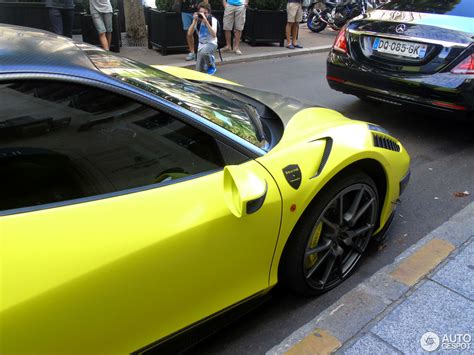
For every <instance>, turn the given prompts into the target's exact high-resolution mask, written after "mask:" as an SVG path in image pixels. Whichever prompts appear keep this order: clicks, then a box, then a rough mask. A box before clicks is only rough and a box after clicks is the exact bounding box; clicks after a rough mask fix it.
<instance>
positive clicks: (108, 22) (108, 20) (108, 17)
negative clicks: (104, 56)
mask: <svg viewBox="0 0 474 355" xmlns="http://www.w3.org/2000/svg"><path fill="white" fill-rule="evenodd" d="M102 18H103V20H104V25H105V31H106V32H105V38H106V39H107V43H108V45H109V49H110V44H111V43H112V32H113V31H114V26H113V21H112V20H113V14H112V13H111V12H109V13H106V14H102Z"/></svg>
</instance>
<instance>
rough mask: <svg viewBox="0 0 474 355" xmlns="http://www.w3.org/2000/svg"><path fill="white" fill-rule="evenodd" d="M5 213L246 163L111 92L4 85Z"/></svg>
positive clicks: (1, 155)
mask: <svg viewBox="0 0 474 355" xmlns="http://www.w3.org/2000/svg"><path fill="white" fill-rule="evenodd" d="M0 102H2V105H0V180H1V185H0V186H1V190H3V191H2V193H1V195H2V198H1V200H0V210H9V209H15V208H22V207H31V206H39V205H44V204H49V203H55V202H61V201H68V200H73V199H78V198H84V197H90V196H96V195H102V194H108V193H115V192H120V191H124V190H130V189H134V188H140V187H145V186H149V185H154V184H159V183H164V182H170V181H173V180H176V179H180V178H184V177H192V176H194V175H197V174H202V173H206V172H212V171H215V170H217V169H221V168H222V167H224V166H225V165H227V164H239V163H241V162H243V161H245V160H246V159H247V158H246V157H245V156H243V155H242V154H240V153H239V152H237V151H236V150H234V149H233V148H231V147H229V146H226V145H225V144H223V143H222V142H219V141H218V140H216V139H214V138H213V137H211V136H209V135H207V134H206V133H204V132H202V131H200V130H198V129H196V128H195V127H192V126H190V125H188V124H186V123H184V122H182V121H180V120H178V119H176V118H175V117H173V116H170V115H169V114H167V113H164V112H160V111H158V110H156V109H153V108H150V107H148V106H146V105H143V104H141V103H138V102H136V101H133V100H130V99H128V98H126V97H123V96H120V95H117V94H114V93H111V92H107V91H104V90H100V89H96V88H92V87H88V86H83V85H76V84H69V83H64V82H52V81H21V82H18V81H15V82H10V83H2V84H0Z"/></svg>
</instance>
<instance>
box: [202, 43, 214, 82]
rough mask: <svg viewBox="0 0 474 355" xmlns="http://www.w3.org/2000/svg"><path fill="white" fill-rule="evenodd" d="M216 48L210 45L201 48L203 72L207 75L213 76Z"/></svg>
mask: <svg viewBox="0 0 474 355" xmlns="http://www.w3.org/2000/svg"><path fill="white" fill-rule="evenodd" d="M216 49H217V46H216V45H215V44H212V43H207V44H205V45H204V46H202V48H201V51H200V52H201V54H202V58H203V60H204V62H205V70H206V71H207V73H208V74H211V75H212V74H214V73H215V72H216V62H215V58H214V52H215V51H216Z"/></svg>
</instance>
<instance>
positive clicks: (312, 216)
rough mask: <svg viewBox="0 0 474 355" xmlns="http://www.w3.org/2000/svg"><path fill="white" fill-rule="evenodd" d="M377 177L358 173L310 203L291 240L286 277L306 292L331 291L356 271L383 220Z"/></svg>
mask: <svg viewBox="0 0 474 355" xmlns="http://www.w3.org/2000/svg"><path fill="white" fill-rule="evenodd" d="M378 206H379V197H378V193H377V189H376V186H375V183H374V182H373V180H372V179H371V178H370V177H369V176H367V175H366V174H363V173H357V174H354V175H351V176H347V177H344V178H342V179H338V180H336V181H334V183H333V184H331V186H329V187H328V188H326V189H325V190H324V191H323V192H322V193H320V195H317V196H316V198H315V201H314V203H313V204H312V205H311V206H309V208H308V210H307V211H306V212H305V214H304V216H303V219H302V220H301V222H300V223H299V224H298V225H297V226H296V227H295V231H294V233H293V235H292V237H291V238H290V240H289V241H288V245H287V248H286V250H285V253H284V256H283V260H282V267H281V269H280V271H281V273H280V276H281V279H282V282H283V283H284V284H286V285H287V286H289V287H290V288H291V289H292V290H294V291H297V292H298V293H302V294H305V295H316V294H320V293H323V292H326V291H328V290H330V289H332V288H334V287H335V286H337V285H338V284H340V283H341V282H342V281H343V280H345V279H346V278H347V277H348V276H349V275H350V273H351V272H352V271H353V270H354V268H355V266H356V265H357V264H358V262H359V261H360V259H361V257H362V255H363V254H364V252H365V250H366V249H367V246H368V244H369V241H370V238H371V236H372V234H373V232H374V227H375V224H376V222H377V218H378V213H379V212H378Z"/></svg>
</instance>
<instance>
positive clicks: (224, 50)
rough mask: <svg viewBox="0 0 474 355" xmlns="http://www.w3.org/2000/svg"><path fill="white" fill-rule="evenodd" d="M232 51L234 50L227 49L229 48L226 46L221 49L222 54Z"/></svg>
mask: <svg viewBox="0 0 474 355" xmlns="http://www.w3.org/2000/svg"><path fill="white" fill-rule="evenodd" d="M231 50H232V49H231V48H230V47H227V46H225V47H223V48H222V49H221V51H222V52H230V51H231Z"/></svg>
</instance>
